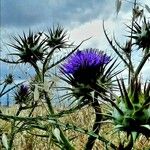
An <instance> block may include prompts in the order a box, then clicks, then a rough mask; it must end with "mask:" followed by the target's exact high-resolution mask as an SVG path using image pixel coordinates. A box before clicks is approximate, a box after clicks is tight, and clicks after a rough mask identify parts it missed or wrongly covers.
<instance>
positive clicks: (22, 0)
mask: <svg viewBox="0 0 150 150" xmlns="http://www.w3.org/2000/svg"><path fill="white" fill-rule="evenodd" d="M122 1H123V4H122V8H121V11H120V12H119V15H118V17H117V16H116V11H115V10H116V9H115V0H42V1H41V0H1V13H0V14H1V28H0V30H1V36H0V38H1V49H2V50H3V51H9V50H10V48H9V47H8V46H7V45H6V43H10V42H11V36H12V35H17V34H22V31H24V32H26V31H28V30H29V29H31V30H33V31H37V32H38V31H46V30H47V28H50V27H52V26H53V25H57V24H60V25H62V26H63V27H64V28H65V29H66V30H68V34H69V36H70V40H71V41H75V43H76V44H79V43H80V42H81V41H82V40H84V39H86V38H89V37H92V38H91V39H90V40H89V41H88V42H86V43H84V44H83V45H82V46H81V48H87V47H93V48H99V49H101V50H105V51H107V52H108V53H110V54H113V52H112V51H111V49H110V47H109V44H108V42H107V41H106V38H105V36H104V34H103V29H102V21H103V20H105V24H106V28H107V30H108V31H109V33H110V35H111V34H113V33H115V35H116V37H117V38H118V39H124V35H125V34H126V33H125V32H123V31H124V30H123V29H125V25H124V23H127V22H129V20H130V18H131V7H132V4H131V3H129V2H127V1H126V0H122ZM129 1H131V2H132V1H133V0H129ZM141 1H142V5H143V6H144V5H145V4H147V5H149V6H150V1H149V0H138V2H141ZM145 12H146V10H145ZM120 37H121V38H120ZM135 58H136V61H138V60H137V57H135ZM149 66H150V64H148V63H147V65H146V66H145V68H144V69H143V74H144V78H145V79H150V77H149V76H148V71H149V70H150V67H149ZM22 67H23V66H21V68H22ZM0 69H1V72H0V74H1V77H4V76H5V74H6V73H7V72H10V71H12V70H13V71H14V70H15V69H14V68H13V69H11V67H10V66H9V67H8V66H7V65H6V64H3V63H1V66H0ZM14 72H15V71H14ZM22 72H23V69H22ZM15 74H16V77H17V78H19V76H21V74H19V73H18V71H17V69H16V73H15Z"/></svg>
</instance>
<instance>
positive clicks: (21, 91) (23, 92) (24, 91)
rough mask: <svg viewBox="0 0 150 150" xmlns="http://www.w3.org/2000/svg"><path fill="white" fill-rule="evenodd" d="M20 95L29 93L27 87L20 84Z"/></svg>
mask: <svg viewBox="0 0 150 150" xmlns="http://www.w3.org/2000/svg"><path fill="white" fill-rule="evenodd" d="M19 93H20V95H22V96H25V95H27V94H28V93H29V87H28V86H26V85H21V86H20V91H19Z"/></svg>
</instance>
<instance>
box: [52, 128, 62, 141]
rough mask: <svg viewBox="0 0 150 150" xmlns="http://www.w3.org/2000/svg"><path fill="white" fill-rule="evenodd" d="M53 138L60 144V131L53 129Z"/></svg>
mask: <svg viewBox="0 0 150 150" xmlns="http://www.w3.org/2000/svg"><path fill="white" fill-rule="evenodd" d="M53 134H54V136H55V137H56V139H57V140H58V142H61V141H62V139H61V137H60V130H59V129H58V128H55V129H54V131H53Z"/></svg>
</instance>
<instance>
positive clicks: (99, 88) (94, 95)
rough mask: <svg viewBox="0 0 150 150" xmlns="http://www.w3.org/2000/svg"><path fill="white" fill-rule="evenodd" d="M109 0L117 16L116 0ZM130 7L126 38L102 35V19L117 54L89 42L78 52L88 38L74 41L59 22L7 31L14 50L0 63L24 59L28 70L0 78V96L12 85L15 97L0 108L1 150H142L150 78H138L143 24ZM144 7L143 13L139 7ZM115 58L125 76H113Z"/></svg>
mask: <svg viewBox="0 0 150 150" xmlns="http://www.w3.org/2000/svg"><path fill="white" fill-rule="evenodd" d="M116 2H117V3H116V10H117V14H118V13H119V10H120V7H121V5H122V1H121V0H117V1H116ZM131 4H132V3H131ZM132 5H133V13H132V15H133V16H132V20H131V22H130V24H129V25H127V28H128V30H129V33H128V35H127V37H126V44H124V45H123V43H122V44H119V42H118V41H117V40H116V39H115V38H113V39H112V38H110V37H109V36H108V34H107V31H106V29H105V22H103V29H104V34H105V36H106V39H107V40H108V43H109V44H110V46H111V47H112V50H113V51H114V52H115V53H116V54H117V58H115V57H113V58H112V57H110V56H109V55H108V54H106V53H105V52H104V51H99V50H98V49H95V48H88V49H83V50H81V49H80V45H81V44H82V43H83V42H88V39H85V40H84V41H82V42H81V43H80V44H79V45H77V46H76V45H75V44H74V43H69V40H68V37H67V32H66V31H64V29H63V28H62V27H61V26H59V25H58V26H57V27H53V28H52V29H49V30H48V33H45V32H43V33H41V32H39V33H33V32H32V31H31V30H29V33H28V34H26V33H23V35H22V36H21V35H19V36H18V37H15V36H13V39H14V43H11V44H9V46H10V47H11V48H13V49H14V50H15V51H14V52H10V53H9V56H10V58H9V59H5V58H0V61H3V62H5V63H8V64H16V65H18V66H19V65H20V64H22V65H29V66H30V67H32V68H33V69H34V70H35V75H34V76H33V77H30V78H29V79H27V81H25V82H21V83H19V84H14V80H15V78H14V76H13V75H12V74H9V75H7V76H6V78H5V80H4V81H1V83H0V86H1V87H2V88H1V91H0V97H2V96H4V95H6V94H8V93H9V92H12V91H14V92H13V93H14V94H13V98H14V101H15V104H14V105H13V106H11V107H9V108H5V107H1V108H0V110H1V112H0V119H1V124H0V132H1V145H0V146H1V149H6V150H12V149H19V150H25V149H37V150H38V149H39V150H40V149H42V150H43V149H45V150H48V149H51V150H52V149H54V150H57V149H61V150H75V149H77V150H78V149H84V150H92V149H94V150H97V149H106V150H109V149H110V150H112V149H114V150H132V149H137V150H138V149H139V150H141V149H143V150H146V149H147V150H148V149H149V148H150V142H149V138H150V82H149V81H142V79H141V76H140V73H141V70H142V68H143V67H144V65H145V63H146V62H147V61H148V59H149V57H150V43H149V40H150V22H149V20H148V17H146V16H145V15H144V12H143V10H142V9H140V7H141V5H139V4H138V3H137V1H136V0H135V1H134V3H133V4H132ZM145 8H146V9H147V11H148V12H149V11H150V8H149V7H148V6H147V5H146V6H145ZM64 49H68V50H70V52H69V53H68V54H67V55H65V56H63V57H62V58H60V59H57V60H56V59H55V56H56V53H63V51H64ZM135 50H136V51H138V52H139V53H140V54H141V57H140V58H139V64H138V65H135V63H134V59H133V54H134V52H135ZM119 61H121V62H122V64H123V65H124V66H125V67H124V69H127V71H128V79H124V78H119V75H120V73H121V72H122V71H123V70H124V69H122V70H119V69H118V66H119ZM56 68H57V72H55V73H54V69H56ZM58 80H59V81H60V82H61V86H58V85H57V82H58ZM9 85H11V88H9V89H8V88H7V87H9ZM58 90H60V92H61V97H60V101H61V102H58V101H59V100H58V97H57V95H58ZM55 95H56V96H55ZM67 100H68V103H67V104H66V101H67Z"/></svg>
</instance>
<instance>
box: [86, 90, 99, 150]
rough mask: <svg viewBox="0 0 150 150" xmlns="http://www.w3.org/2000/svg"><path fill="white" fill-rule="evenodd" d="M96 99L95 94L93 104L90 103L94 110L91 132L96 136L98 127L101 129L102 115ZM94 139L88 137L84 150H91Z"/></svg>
mask: <svg viewBox="0 0 150 150" xmlns="http://www.w3.org/2000/svg"><path fill="white" fill-rule="evenodd" d="M97 97H98V95H97V93H95V94H94V102H93V103H92V107H93V109H94V110H95V122H94V125H93V129H92V131H93V132H94V133H95V134H97V135H98V134H99V131H100V127H101V123H100V122H101V120H102V114H101V108H100V104H99V103H98V100H97ZM96 139H97V138H96V137H93V136H89V138H88V141H87V143H86V146H85V150H92V148H93V146H94V143H95V140H96Z"/></svg>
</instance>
